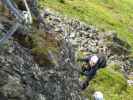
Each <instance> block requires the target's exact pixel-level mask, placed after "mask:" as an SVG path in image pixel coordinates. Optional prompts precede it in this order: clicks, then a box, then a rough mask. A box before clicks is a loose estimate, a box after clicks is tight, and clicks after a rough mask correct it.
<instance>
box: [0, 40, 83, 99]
mask: <svg viewBox="0 0 133 100" xmlns="http://www.w3.org/2000/svg"><path fill="white" fill-rule="evenodd" d="M66 45H67V44H66ZM65 49H66V50H69V49H68V48H66V47H65V48H64V47H62V50H64V52H65V53H64V55H63V57H62V59H63V60H64V62H63V61H61V62H60V63H59V66H54V65H53V66H52V65H51V66H45V65H44V66H41V67H40V66H39V65H38V64H37V63H35V61H34V60H33V56H32V55H31V53H30V52H29V50H28V49H26V48H24V47H22V46H20V45H19V44H18V43H17V42H14V43H13V44H11V45H10V46H9V47H8V48H7V47H6V48H1V49H0V69H1V70H0V80H1V81H0V94H1V95H2V96H3V97H5V98H8V100H68V99H69V100H80V99H81V97H80V95H79V93H78V89H79V88H78V73H77V72H76V71H74V69H73V68H74V66H73V67H72V63H73V62H71V61H72V59H71V58H70V57H69V56H70V55H69V54H70V51H66V50H65ZM68 53H69V54H68ZM67 59H69V60H68V61H67ZM65 61H66V62H65ZM73 64H74V63H73ZM71 67H72V68H71Z"/></svg>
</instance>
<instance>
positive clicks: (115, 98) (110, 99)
mask: <svg viewBox="0 0 133 100" xmlns="http://www.w3.org/2000/svg"><path fill="white" fill-rule="evenodd" d="M112 66H113V65H111V66H109V67H108V68H105V69H100V70H99V71H98V73H97V75H96V76H95V78H94V79H93V80H92V81H91V82H90V84H89V86H88V88H87V89H86V90H85V91H84V92H82V95H85V96H87V97H88V98H89V100H91V99H92V95H93V93H94V92H95V91H101V92H102V93H103V95H104V97H105V100H131V98H132V97H133V94H132V90H133V87H129V86H128V84H127V81H126V78H125V77H124V76H123V74H122V73H121V72H118V71H115V70H114V68H116V66H115V65H114V66H115V67H114V66H113V68H112ZM117 67H118V66H117Z"/></svg>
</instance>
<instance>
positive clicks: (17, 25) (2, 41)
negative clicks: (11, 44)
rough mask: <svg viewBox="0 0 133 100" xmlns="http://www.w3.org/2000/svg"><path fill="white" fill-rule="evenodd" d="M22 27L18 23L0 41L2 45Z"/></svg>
mask: <svg viewBox="0 0 133 100" xmlns="http://www.w3.org/2000/svg"><path fill="white" fill-rule="evenodd" d="M19 27H20V24H19V23H16V24H15V25H14V26H13V27H12V28H11V29H10V30H9V31H8V32H7V33H6V34H5V36H4V37H3V38H2V39H0V45H1V44H3V43H4V42H5V41H7V40H8V39H9V38H10V37H11V36H12V35H13V34H14V32H15V31H16V30H17V29H18V28H19Z"/></svg>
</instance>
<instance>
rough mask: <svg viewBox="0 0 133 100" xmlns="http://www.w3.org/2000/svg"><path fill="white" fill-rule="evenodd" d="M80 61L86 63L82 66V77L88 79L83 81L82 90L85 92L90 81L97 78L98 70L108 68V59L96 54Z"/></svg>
mask: <svg viewBox="0 0 133 100" xmlns="http://www.w3.org/2000/svg"><path fill="white" fill-rule="evenodd" d="M78 61H81V62H85V64H83V65H82V66H81V70H82V71H81V75H85V76H86V79H85V80H84V81H81V84H80V85H81V89H82V90H84V89H85V88H86V87H87V86H88V85H89V81H90V80H91V79H92V78H93V77H94V76H95V74H96V72H97V70H98V69H100V68H104V67H105V66H106V58H105V56H103V55H100V54H97V55H96V54H95V55H90V56H87V57H85V58H82V59H78Z"/></svg>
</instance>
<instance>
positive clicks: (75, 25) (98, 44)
mask: <svg viewBox="0 0 133 100" xmlns="http://www.w3.org/2000/svg"><path fill="white" fill-rule="evenodd" d="M42 16H44V20H45V22H46V24H47V25H48V27H49V29H52V30H50V31H54V32H59V33H62V34H64V38H65V39H66V40H67V41H69V42H71V43H72V46H73V47H74V48H75V50H76V51H78V50H80V49H82V50H83V51H85V52H87V53H88V54H95V53H103V54H105V55H106V57H107V59H108V64H111V63H116V64H118V65H120V66H121V69H122V71H123V72H126V73H129V72H130V71H129V70H130V69H132V67H131V66H132V64H131V61H130V60H129V59H127V56H128V54H129V53H130V45H129V44H128V43H126V42H125V41H123V40H121V39H119V38H118V36H117V33H116V32H114V31H109V32H104V31H103V32H102V31H99V30H98V29H97V28H95V27H94V26H92V25H86V24H85V23H83V22H80V21H78V20H75V19H70V18H67V17H65V18H64V17H61V16H60V15H59V14H58V13H57V14H56V13H55V12H52V11H50V10H49V9H46V10H45V11H44V12H43V13H42Z"/></svg>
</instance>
